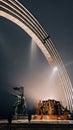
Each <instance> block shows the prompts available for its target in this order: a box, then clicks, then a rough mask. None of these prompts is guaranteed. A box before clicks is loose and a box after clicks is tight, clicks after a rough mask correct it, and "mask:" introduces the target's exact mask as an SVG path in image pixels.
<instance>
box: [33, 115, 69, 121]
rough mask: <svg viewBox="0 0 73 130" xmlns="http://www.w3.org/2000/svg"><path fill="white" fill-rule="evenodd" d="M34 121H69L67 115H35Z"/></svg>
mask: <svg viewBox="0 0 73 130" xmlns="http://www.w3.org/2000/svg"><path fill="white" fill-rule="evenodd" d="M33 119H34V120H69V117H68V116H67V115H34V116H33Z"/></svg>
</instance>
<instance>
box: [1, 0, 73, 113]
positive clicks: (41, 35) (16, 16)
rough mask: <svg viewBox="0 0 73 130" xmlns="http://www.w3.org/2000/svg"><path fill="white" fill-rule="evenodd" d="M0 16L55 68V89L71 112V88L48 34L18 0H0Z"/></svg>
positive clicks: (72, 101)
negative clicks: (32, 44)
mask: <svg viewBox="0 0 73 130" xmlns="http://www.w3.org/2000/svg"><path fill="white" fill-rule="evenodd" d="M0 15H1V16H2V17H5V18H6V19H8V20H10V21H12V22H14V23H16V24H17V25H18V26H20V27H21V28H22V29H23V30H24V31H25V32H26V33H27V34H28V35H29V36H30V37H32V39H33V40H34V41H35V43H36V44H37V45H38V47H39V48H40V49H41V51H42V52H43V54H44V55H45V57H46V59H47V61H48V62H49V64H50V65H51V67H54V66H57V67H58V72H57V88H58V91H59V95H60V100H61V101H62V103H63V105H64V106H65V107H66V106H67V107H68V109H69V110H71V111H72V110H73V99H72V98H73V88H72V84H71V82H70V79H69V76H68V74H67V71H66V69H65V67H64V64H63V62H62V60H61V58H60V56H59V54H58V52H57V50H56V48H55V46H54V44H53V42H52V40H51V38H50V37H49V36H48V34H47V33H46V32H45V30H44V29H43V28H42V26H41V25H40V24H39V22H38V21H37V20H36V19H35V18H34V16H33V15H32V14H31V13H30V12H29V11H28V10H27V9H26V8H25V7H24V6H23V5H22V4H21V3H20V2H18V0H0Z"/></svg>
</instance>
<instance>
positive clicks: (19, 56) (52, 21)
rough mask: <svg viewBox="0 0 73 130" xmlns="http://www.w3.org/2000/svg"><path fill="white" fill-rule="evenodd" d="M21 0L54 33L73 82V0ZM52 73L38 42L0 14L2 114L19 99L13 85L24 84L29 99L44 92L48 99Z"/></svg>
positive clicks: (57, 46)
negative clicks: (15, 95)
mask: <svg viewBox="0 0 73 130" xmlns="http://www.w3.org/2000/svg"><path fill="white" fill-rule="evenodd" d="M19 1H20V2H21V3H22V4H23V5H24V6H25V7H26V8H27V9H28V10H29V11H30V12H31V13H32V14H33V15H34V16H35V17H36V19H37V20H38V21H39V22H40V24H41V25H42V26H43V28H44V29H45V31H46V32H47V33H48V34H49V35H50V36H51V39H52V41H53V43H54V45H55V47H56V48H57V50H58V52H59V54H60V56H61V58H62V60H63V62H64V65H65V66H66V69H67V72H68V74H69V77H70V79H71V82H72V85H73V0H46V1H45V0H19ZM50 73H51V69H50V66H49V64H48V62H47V61H46V59H45V57H44V56H43V54H42V52H41V51H40V49H39V48H38V47H37V46H36V44H35V43H33V46H32V39H31V38H30V37H29V36H28V35H27V34H26V33H25V32H24V31H23V30H22V29H21V28H20V27H18V26H17V25H15V24H14V23H12V22H11V21H9V20H7V19H5V18H3V17H0V115H5V114H7V113H8V111H9V110H10V109H11V106H12V104H13V103H14V102H15V100H16V98H14V97H13V96H12V95H11V93H13V92H14V91H13V89H12V88H13V87H14V86H24V93H25V97H26V99H27V98H28V99H29V98H30V102H31V100H33V99H35V100H37V99H38V100H39V99H40V98H41V99H42V98H43V96H44V98H45V99H47V98H48V97H46V96H45V93H47V90H48V88H47V87H48V86H49V77H50ZM46 86H47V87H46ZM45 87H46V89H45ZM41 90H42V95H41ZM49 90H50V88H49ZM55 93H57V91H56V92H55ZM46 95H47V94H46Z"/></svg>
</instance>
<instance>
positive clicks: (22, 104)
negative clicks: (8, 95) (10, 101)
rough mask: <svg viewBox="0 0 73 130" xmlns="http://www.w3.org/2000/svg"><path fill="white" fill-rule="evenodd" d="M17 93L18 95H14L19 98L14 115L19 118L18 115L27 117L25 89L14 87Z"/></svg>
mask: <svg viewBox="0 0 73 130" xmlns="http://www.w3.org/2000/svg"><path fill="white" fill-rule="evenodd" d="M13 89H14V90H15V91H17V92H18V95H14V94H13V95H14V96H16V97H17V101H16V102H15V104H14V115H15V116H16V117H17V116H18V115H21V116H23V115H26V114H27V111H26V101H25V97H24V87H23V86H21V87H14V88H13Z"/></svg>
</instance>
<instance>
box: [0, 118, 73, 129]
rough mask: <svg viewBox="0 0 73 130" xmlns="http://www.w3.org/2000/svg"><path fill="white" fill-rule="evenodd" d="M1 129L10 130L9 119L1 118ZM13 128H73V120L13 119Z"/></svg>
mask: <svg viewBox="0 0 73 130" xmlns="http://www.w3.org/2000/svg"><path fill="white" fill-rule="evenodd" d="M0 130H10V126H9V125H8V122H7V120H0ZM11 130H73V120H63V121H62V120H58V121H56V120H47V121H46V120H36V121H35V120H31V122H30V123H29V122H28V120H13V121H12V124H11Z"/></svg>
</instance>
